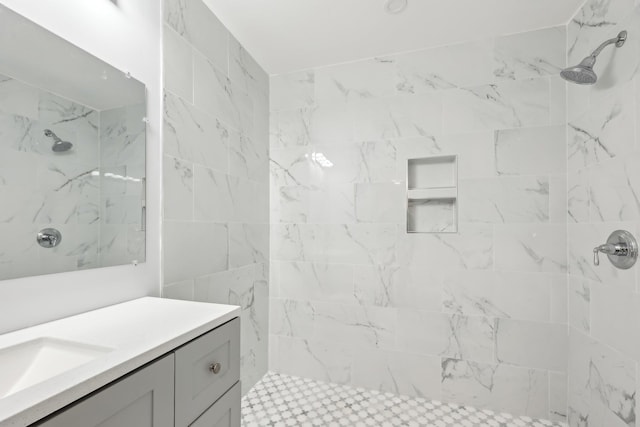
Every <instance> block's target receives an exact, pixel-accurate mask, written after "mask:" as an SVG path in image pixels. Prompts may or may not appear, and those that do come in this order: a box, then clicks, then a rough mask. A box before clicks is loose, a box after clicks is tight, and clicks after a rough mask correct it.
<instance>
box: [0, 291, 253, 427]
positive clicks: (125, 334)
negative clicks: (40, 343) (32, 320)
mask: <svg viewBox="0 0 640 427" xmlns="http://www.w3.org/2000/svg"><path fill="white" fill-rule="evenodd" d="M239 315H240V308H239V307H237V306H232V305H222V304H209V303H200V302H190V301H177V300H170V299H161V298H151V297H146V298H140V299H137V300H133V301H128V302H125V303H122V304H117V305H113V306H110V307H105V308H101V309H99V310H94V311H90V312H88V313H83V314H79V315H77V316H72V317H67V318H65V319H61V320H56V321H54V322H49V323H44V324H42V325H37V326H33V327H30V328H27V329H21V330H18V331H15V332H10V333H8V334H4V335H0V351H1V350H2V349H3V348H5V347H10V346H13V345H16V344H20V343H24V342H27V341H31V340H33V339H36V338H40V337H50V338H57V339H61V340H67V341H75V342H81V343H86V344H92V345H96V346H100V347H109V348H113V349H114V350H113V351H111V352H109V353H107V354H105V355H104V356H100V357H99V358H97V359H95V360H93V361H91V362H88V363H86V364H85V365H82V366H78V367H77V368H75V369H72V370H70V371H67V372H65V373H63V374H60V375H58V376H56V377H53V378H50V379H48V380H46V381H43V382H41V383H39V384H36V385H34V386H32V387H29V388H27V389H24V390H22V391H19V392H17V393H15V394H12V395H9V396H7V397H5V398H3V399H0V427H8V426H12V427H13V426H15V427H18V426H19V427H24V426H27V425H29V424H31V423H34V422H36V421H38V420H40V419H42V418H44V417H46V416H47V415H49V414H52V413H53V412H55V411H57V410H58V409H61V408H63V407H65V406H66V405H68V404H70V403H72V402H74V401H76V400H78V399H79V398H81V397H83V396H85V395H87V394H89V393H91V392H92V391H95V390H97V389H99V388H100V387H102V386H104V385H107V384H109V383H110V382H112V381H114V380H116V379H118V378H120V377H121V376H123V375H125V374H127V373H129V372H131V371H133V370H135V369H137V368H139V367H140V366H142V365H144V364H146V363H148V362H150V361H152V360H154V359H156V358H158V357H160V356H162V355H163V354H165V353H168V352H170V351H171V350H173V349H175V348H176V347H179V346H181V345H183V344H185V343H187V342H189V341H190V340H192V339H194V338H196V337H198V336H200V335H202V334H203V333H205V332H207V331H209V330H211V329H214V328H216V327H218V326H220V325H222V324H223V323H226V322H227V321H229V320H231V319H233V318H235V317H238V316H239ZM0 369H2V367H0Z"/></svg>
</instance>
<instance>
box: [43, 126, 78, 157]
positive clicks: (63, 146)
mask: <svg viewBox="0 0 640 427" xmlns="http://www.w3.org/2000/svg"><path fill="white" fill-rule="evenodd" d="M44 136H46V137H47V138H51V139H53V146H52V147H51V150H53V151H55V152H56V153H61V152H64V151H69V150H71V147H73V144H72V143H70V142H69V141H63V140H61V139H60V138H58V135H56V134H55V133H53V131H52V130H51V129H45V130H44Z"/></svg>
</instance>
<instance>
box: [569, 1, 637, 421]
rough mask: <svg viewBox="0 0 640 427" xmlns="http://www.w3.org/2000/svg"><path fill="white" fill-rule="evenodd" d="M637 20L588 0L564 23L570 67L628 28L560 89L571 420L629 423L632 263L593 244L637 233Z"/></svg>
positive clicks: (625, 5) (623, 6) (633, 369)
mask: <svg viewBox="0 0 640 427" xmlns="http://www.w3.org/2000/svg"><path fill="white" fill-rule="evenodd" d="M639 22H640V6H639V5H638V2H634V1H631V0H619V1H596V0H588V1H587V2H586V3H585V5H584V6H583V7H582V8H581V9H580V10H578V12H577V13H576V15H575V16H574V17H573V19H572V20H571V21H570V22H569V25H568V43H569V44H568V46H569V52H568V55H569V62H570V63H572V64H573V63H576V62H578V61H580V60H581V59H582V58H583V57H584V56H586V55H587V54H588V53H589V52H590V51H591V50H592V49H594V48H595V47H596V46H597V45H598V44H599V43H601V42H602V41H604V40H606V39H609V38H612V37H615V36H616V35H617V33H618V32H619V31H620V30H623V29H624V30H629V35H630V36H629V38H628V41H627V43H625V45H624V46H623V47H622V48H620V49H616V48H607V49H605V50H604V51H603V52H602V55H600V56H599V57H598V65H599V66H597V67H596V68H597V73H598V82H597V83H596V84H595V85H593V86H590V87H584V88H580V87H569V91H568V92H567V94H568V97H567V101H568V105H569V111H568V117H569V127H568V132H569V134H568V146H567V147H568V166H569V168H568V181H567V182H568V200H569V215H570V217H569V218H570V223H569V225H568V227H569V228H568V256H569V273H570V276H569V285H570V286H569V324H570V326H571V330H570V332H571V334H570V335H571V336H570V342H569V387H568V404H569V412H568V423H569V425H570V426H571V427H573V426H582V425H606V426H611V427H616V426H635V425H637V423H638V419H637V417H638V415H637V414H638V408H639V404H638V398H637V392H638V390H639V385H638V384H640V383H639V378H638V372H637V371H638V361H640V349H639V347H638V342H639V341H638V327H637V325H638V316H637V313H638V298H639V296H638V295H639V294H638V291H640V289H639V288H638V274H637V266H634V267H633V268H631V269H629V270H620V269H617V268H615V267H613V266H612V264H611V263H610V262H609V260H608V259H607V258H606V256H604V257H600V265H599V266H595V265H594V264H593V252H592V251H593V247H595V246H597V245H599V244H601V243H603V242H605V241H606V239H607V236H608V235H609V234H610V233H611V232H612V231H614V230H618V229H623V230H628V231H630V232H631V233H633V234H634V235H635V236H636V237H637V236H638V230H639V229H638V220H639V216H638V215H639V211H638V198H637V194H638V185H639V182H638V177H637V172H636V169H637V168H636V167H635V165H636V164H637V159H638V151H637V149H638V146H637V141H638V139H637V127H638V119H639V118H640V117H639V116H638V105H639V104H638V101H639V98H638V97H637V87H638V64H639V63H640V53H639V52H640V47H639V44H640V41H639V40H638V38H637V37H633V36H631V33H632V32H633V31H634V30H632V29H634V28H637V26H638V23H639ZM571 222H575V223H573V224H572V223H571Z"/></svg>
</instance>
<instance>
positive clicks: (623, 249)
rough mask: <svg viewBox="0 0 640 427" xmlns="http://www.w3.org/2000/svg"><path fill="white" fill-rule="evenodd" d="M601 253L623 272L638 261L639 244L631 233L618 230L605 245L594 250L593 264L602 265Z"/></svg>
mask: <svg viewBox="0 0 640 427" xmlns="http://www.w3.org/2000/svg"><path fill="white" fill-rule="evenodd" d="M600 252H602V253H603V254H607V258H609V261H611V264H613V265H614V266H615V267H617V268H620V269H622V270H626V269H629V268H631V267H633V265H634V264H635V263H636V261H637V260H638V242H637V241H636V239H635V237H633V235H632V234H631V233H629V232H628V231H625V230H616V231H614V232H613V233H611V235H610V236H609V238H608V239H607V243H605V244H604V245H600V246H596V247H595V248H593V264H594V265H596V266H598V265H600V256H599V254H600Z"/></svg>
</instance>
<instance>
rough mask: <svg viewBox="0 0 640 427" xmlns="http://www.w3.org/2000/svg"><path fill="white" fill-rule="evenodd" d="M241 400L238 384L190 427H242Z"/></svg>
mask: <svg viewBox="0 0 640 427" xmlns="http://www.w3.org/2000/svg"><path fill="white" fill-rule="evenodd" d="M240 398H241V397H240V383H239V382H237V383H236V385H234V386H233V387H232V388H231V390H229V391H228V392H226V393H225V395H224V396H222V397H221V398H220V399H218V401H217V402H216V403H214V404H213V405H211V407H210V408H209V409H207V410H206V411H205V412H204V414H202V415H201V416H200V418H198V419H197V420H196V421H195V422H194V423H193V424H191V425H190V426H189V427H240Z"/></svg>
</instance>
